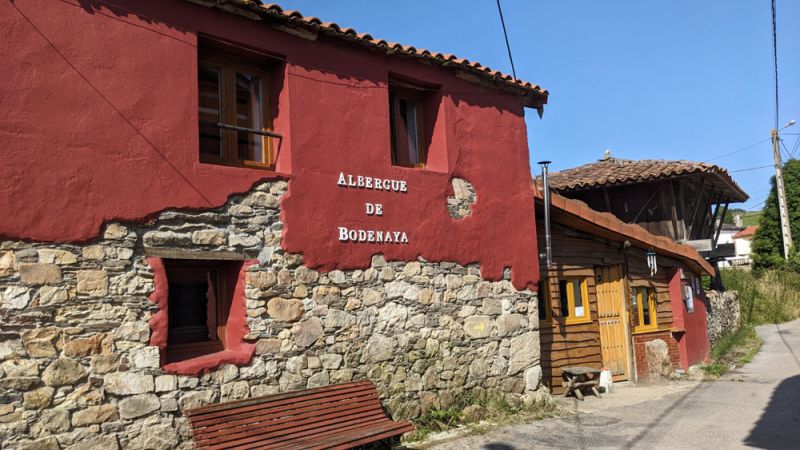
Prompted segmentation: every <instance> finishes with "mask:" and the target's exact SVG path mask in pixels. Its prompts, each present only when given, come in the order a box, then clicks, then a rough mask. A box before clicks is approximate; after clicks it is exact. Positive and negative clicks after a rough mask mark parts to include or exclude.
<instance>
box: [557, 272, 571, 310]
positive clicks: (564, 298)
mask: <svg viewBox="0 0 800 450" xmlns="http://www.w3.org/2000/svg"><path fill="white" fill-rule="evenodd" d="M567 283H569V281H567V280H558V298H559V300H560V307H561V317H569V296H568V295H567Z"/></svg>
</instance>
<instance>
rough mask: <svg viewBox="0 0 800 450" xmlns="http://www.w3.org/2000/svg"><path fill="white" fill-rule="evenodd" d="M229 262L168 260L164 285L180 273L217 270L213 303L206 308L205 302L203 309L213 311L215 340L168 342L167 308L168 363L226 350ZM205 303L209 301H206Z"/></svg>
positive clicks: (229, 305)
mask: <svg viewBox="0 0 800 450" xmlns="http://www.w3.org/2000/svg"><path fill="white" fill-rule="evenodd" d="M227 263H229V261H206V260H202V261H200V260H167V261H165V265H164V268H165V272H166V275H167V282H168V283H170V282H171V280H174V279H175V278H176V277H178V278H179V277H181V276H182V275H183V274H188V273H190V272H196V271H199V270H214V271H216V291H215V292H214V301H215V304H214V305H213V306H212V307H211V308H209V307H208V304H207V303H206V308H207V309H209V310H211V311H213V312H214V315H215V317H214V319H213V323H214V325H215V328H216V330H214V333H215V335H216V337H217V340H208V341H197V342H186V343H170V342H169V341H170V336H171V332H172V330H171V328H170V320H169V315H170V314H171V312H170V311H169V307H168V308H167V317H168V319H167V351H166V357H167V362H168V363H171V362H176V361H184V360H187V359H190V358H195V357H198V356H204V355H208V354H212V353H216V352H220V351H223V350H225V349H226V347H227V342H226V328H227V322H228V316H229V314H230V310H231V303H232V298H231V292H230V290H229V289H228V288H229V286H228V279H227V276H228V271H229V267H228V265H227ZM206 301H207V302H208V301H209V300H208V299H206ZM169 302H170V298H169V293H168V294H167V305H169Z"/></svg>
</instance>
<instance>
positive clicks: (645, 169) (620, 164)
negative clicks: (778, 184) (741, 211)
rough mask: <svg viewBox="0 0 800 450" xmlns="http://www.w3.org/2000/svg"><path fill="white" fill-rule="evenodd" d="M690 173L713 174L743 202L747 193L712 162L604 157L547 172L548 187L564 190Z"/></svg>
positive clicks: (557, 190)
mask: <svg viewBox="0 0 800 450" xmlns="http://www.w3.org/2000/svg"><path fill="white" fill-rule="evenodd" d="M690 174H714V175H716V176H718V177H719V178H720V179H721V180H722V181H723V183H724V184H725V185H726V186H728V190H729V191H730V192H729V193H730V195H731V200H733V201H745V200H747V198H748V196H747V194H746V193H745V192H744V191H743V190H742V188H740V187H739V186H738V185H737V184H736V182H735V181H733V178H731V176H730V174H729V173H728V171H727V170H725V169H723V168H722V167H719V166H716V165H714V164H708V163H702V162H693V161H684V160H679V161H668V160H659V159H643V160H630V159H619V158H608V159H603V160H600V161H596V162H593V163H589V164H584V165H582V166H578V167H574V168H571V169H567V170H562V171H559V172H552V173H550V187H551V188H552V189H553V190H555V191H556V192H560V193H562V194H563V193H568V192H573V191H581V190H584V189H592V188H596V187H600V186H614V185H622V184H632V183H641V182H647V181H654V180H657V179H661V178H669V177H674V176H680V175H690Z"/></svg>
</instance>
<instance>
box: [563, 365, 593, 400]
mask: <svg viewBox="0 0 800 450" xmlns="http://www.w3.org/2000/svg"><path fill="white" fill-rule="evenodd" d="M561 374H562V376H563V377H564V382H563V383H562V386H564V397H566V396H568V395H569V394H571V393H573V392H574V393H575V396H576V397H578V400H583V392H581V390H582V389H583V388H585V387H590V388H591V389H592V393H593V394H594V395H596V396H598V397H600V391H599V390H598V389H597V388H598V386H600V369H592V368H591V367H564V368H563V369H561Z"/></svg>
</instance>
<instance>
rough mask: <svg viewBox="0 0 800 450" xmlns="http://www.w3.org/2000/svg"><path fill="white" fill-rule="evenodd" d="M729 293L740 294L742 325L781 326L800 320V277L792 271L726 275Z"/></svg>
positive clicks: (730, 272) (728, 272) (729, 271)
mask: <svg viewBox="0 0 800 450" xmlns="http://www.w3.org/2000/svg"><path fill="white" fill-rule="evenodd" d="M722 283H723V285H724V286H725V288H726V289H730V290H735V291H738V293H739V308H740V310H741V313H742V324H743V325H745V324H750V325H761V324H764V323H781V322H786V321H789V320H793V319H795V318H797V317H800V273H797V272H794V271H789V270H765V271H762V272H760V273H759V272H751V271H746V270H742V269H726V270H723V271H722Z"/></svg>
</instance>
